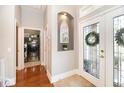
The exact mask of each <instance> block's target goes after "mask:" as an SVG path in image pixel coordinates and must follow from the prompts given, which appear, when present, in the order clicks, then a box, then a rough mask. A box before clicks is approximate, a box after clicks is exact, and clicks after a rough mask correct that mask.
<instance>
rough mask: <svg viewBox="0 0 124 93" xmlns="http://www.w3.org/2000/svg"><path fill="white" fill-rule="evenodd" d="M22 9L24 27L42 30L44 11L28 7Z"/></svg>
mask: <svg viewBox="0 0 124 93" xmlns="http://www.w3.org/2000/svg"><path fill="white" fill-rule="evenodd" d="M21 9H22V15H21V16H22V26H26V27H32V28H42V11H41V9H37V8H33V7H30V6H29V5H27V6H21Z"/></svg>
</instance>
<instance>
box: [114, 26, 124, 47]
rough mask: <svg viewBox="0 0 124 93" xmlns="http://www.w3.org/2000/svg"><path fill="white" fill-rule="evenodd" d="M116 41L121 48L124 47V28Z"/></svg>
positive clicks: (118, 33) (116, 36)
mask: <svg viewBox="0 0 124 93" xmlns="http://www.w3.org/2000/svg"><path fill="white" fill-rule="evenodd" d="M115 41H116V42H117V44H118V45H119V46H124V28H121V29H120V30H118V31H117V33H116V34H115Z"/></svg>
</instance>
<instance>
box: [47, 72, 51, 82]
mask: <svg viewBox="0 0 124 93" xmlns="http://www.w3.org/2000/svg"><path fill="white" fill-rule="evenodd" d="M47 77H48V79H49V81H50V82H51V74H50V72H49V71H48V70H47Z"/></svg>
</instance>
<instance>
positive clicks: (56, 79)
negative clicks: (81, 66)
mask: <svg viewBox="0 0 124 93" xmlns="http://www.w3.org/2000/svg"><path fill="white" fill-rule="evenodd" d="M75 74H78V69H74V70H71V71H68V72H65V73H62V74H59V75H55V76H52V77H51V83H54V82H57V81H59V80H62V79H64V78H67V77H70V76H72V75H75Z"/></svg>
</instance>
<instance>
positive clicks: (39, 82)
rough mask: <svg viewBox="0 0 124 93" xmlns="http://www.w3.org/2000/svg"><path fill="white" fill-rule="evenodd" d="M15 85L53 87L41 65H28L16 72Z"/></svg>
mask: <svg viewBox="0 0 124 93" xmlns="http://www.w3.org/2000/svg"><path fill="white" fill-rule="evenodd" d="M15 87H53V84H51V83H50V81H49V79H48V77H47V74H46V71H45V68H44V67H43V66H41V65H38V66H34V67H28V68H25V69H24V70H20V71H17V72H16V85H15Z"/></svg>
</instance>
